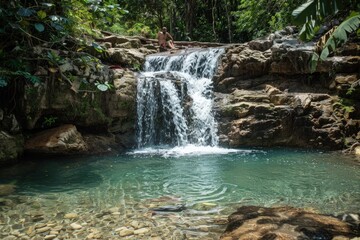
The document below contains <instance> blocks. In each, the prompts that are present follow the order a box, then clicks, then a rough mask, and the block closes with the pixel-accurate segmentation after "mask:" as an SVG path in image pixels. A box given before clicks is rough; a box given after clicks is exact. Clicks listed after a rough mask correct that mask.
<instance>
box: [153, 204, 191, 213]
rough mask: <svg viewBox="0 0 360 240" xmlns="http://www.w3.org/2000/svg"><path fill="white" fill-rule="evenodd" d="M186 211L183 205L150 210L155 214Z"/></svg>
mask: <svg viewBox="0 0 360 240" xmlns="http://www.w3.org/2000/svg"><path fill="white" fill-rule="evenodd" d="M185 209H186V207H185V205H173V206H170V205H169V206H161V207H157V208H152V209H151V210H152V211H155V212H181V211H184V210H185Z"/></svg>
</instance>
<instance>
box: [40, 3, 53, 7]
mask: <svg viewBox="0 0 360 240" xmlns="http://www.w3.org/2000/svg"><path fill="white" fill-rule="evenodd" d="M41 5H43V6H45V7H52V6H55V5H54V4H53V3H41Z"/></svg>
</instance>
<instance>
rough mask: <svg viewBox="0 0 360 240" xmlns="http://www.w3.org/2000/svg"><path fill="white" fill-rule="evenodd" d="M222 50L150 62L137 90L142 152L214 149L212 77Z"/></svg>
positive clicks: (164, 56) (160, 56)
mask: <svg viewBox="0 0 360 240" xmlns="http://www.w3.org/2000/svg"><path fill="white" fill-rule="evenodd" d="M223 53H224V49H223V48H209V49H197V50H194V49H192V50H191V51H190V50H184V51H181V52H179V53H177V54H176V55H169V54H158V55H150V56H147V58H146V63H145V68H144V72H142V73H140V74H139V76H138V85H137V119H138V121H137V143H138V147H139V148H142V147H153V146H162V145H167V146H185V145H188V144H192V145H197V146H216V145H217V144H218V137H217V134H216V132H217V131H216V129H217V126H216V121H215V118H214V114H213V111H212V103H213V92H212V86H213V85H212V77H213V75H214V73H215V71H216V68H217V62H218V58H219V57H220V56H221V55H222V54H223Z"/></svg>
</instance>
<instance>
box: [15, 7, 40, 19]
mask: <svg viewBox="0 0 360 240" xmlns="http://www.w3.org/2000/svg"><path fill="white" fill-rule="evenodd" d="M35 12H36V11H35V10H33V9H31V8H23V7H21V8H19V10H18V11H17V14H19V15H20V16H22V17H30V16H31V15H33V14H34V13H35Z"/></svg>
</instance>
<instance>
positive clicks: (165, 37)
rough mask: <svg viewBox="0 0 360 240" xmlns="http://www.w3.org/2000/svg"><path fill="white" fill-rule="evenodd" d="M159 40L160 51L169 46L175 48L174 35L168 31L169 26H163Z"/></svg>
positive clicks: (165, 49)
mask: <svg viewBox="0 0 360 240" xmlns="http://www.w3.org/2000/svg"><path fill="white" fill-rule="evenodd" d="M158 42H159V47H160V48H159V50H160V52H164V51H167V50H168V48H170V49H174V48H175V47H174V43H173V37H172V36H171V35H170V33H168V32H167V28H166V27H163V28H162V30H161V31H160V32H159V33H158Z"/></svg>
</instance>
